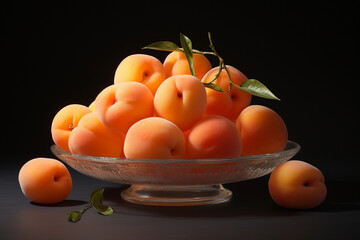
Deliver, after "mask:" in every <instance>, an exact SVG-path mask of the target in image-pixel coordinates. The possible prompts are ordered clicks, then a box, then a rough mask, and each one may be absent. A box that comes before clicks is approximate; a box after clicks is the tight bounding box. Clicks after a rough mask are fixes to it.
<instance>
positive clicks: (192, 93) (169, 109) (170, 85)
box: [154, 75, 206, 131]
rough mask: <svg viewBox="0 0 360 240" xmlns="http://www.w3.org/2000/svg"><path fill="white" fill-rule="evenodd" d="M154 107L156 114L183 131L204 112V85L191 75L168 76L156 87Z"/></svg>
mask: <svg viewBox="0 0 360 240" xmlns="http://www.w3.org/2000/svg"><path fill="white" fill-rule="evenodd" d="M154 107H155V114H156V115H157V116H160V117H163V118H165V119H167V120H170V121H171V122H173V123H175V124H176V125H177V126H178V127H179V128H180V129H181V130H183V131H185V130H187V129H190V128H191V126H192V125H194V124H195V122H197V121H198V120H199V119H200V118H201V117H202V115H203V114H204V113H205V109H206V91H205V87H204V85H203V84H202V83H201V81H200V80H199V79H198V78H196V77H194V76H192V75H175V76H172V77H169V78H167V79H166V80H165V81H164V82H163V83H162V84H161V85H160V87H159V88H158V90H157V92H156V94H155V97H154Z"/></svg>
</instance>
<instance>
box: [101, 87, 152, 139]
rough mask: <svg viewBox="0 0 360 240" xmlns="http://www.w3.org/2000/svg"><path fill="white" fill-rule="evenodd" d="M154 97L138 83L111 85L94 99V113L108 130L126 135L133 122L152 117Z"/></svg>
mask: <svg viewBox="0 0 360 240" xmlns="http://www.w3.org/2000/svg"><path fill="white" fill-rule="evenodd" d="M153 101H154V97H153V95H152V93H151V91H150V89H149V88H147V87H146V86H145V85H144V84H142V83H138V82H122V83H118V84H115V85H111V86H109V87H107V88H105V89H104V90H103V91H101V92H100V93H99V95H98V96H97V97H96V99H95V109H96V110H95V111H96V114H97V115H98V117H99V119H100V121H101V122H102V123H103V124H104V125H105V126H107V127H108V128H110V129H112V130H114V131H117V132H121V133H124V134H126V132H127V130H128V129H129V128H130V127H131V125H133V124H134V123H135V122H137V121H139V120H141V119H143V118H147V117H151V116H153V113H154V105H153Z"/></svg>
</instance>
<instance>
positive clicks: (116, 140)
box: [69, 112, 124, 157]
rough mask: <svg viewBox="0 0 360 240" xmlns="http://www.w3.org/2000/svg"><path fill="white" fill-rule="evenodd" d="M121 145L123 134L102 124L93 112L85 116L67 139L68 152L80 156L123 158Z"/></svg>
mask: <svg viewBox="0 0 360 240" xmlns="http://www.w3.org/2000/svg"><path fill="white" fill-rule="evenodd" d="M123 144H124V136H123V134H121V133H117V132H115V131H112V130H111V129H110V128H108V127H106V126H105V125H104V124H102V122H101V121H100V120H99V118H98V116H97V115H96V113H95V112H91V113H89V114H86V115H85V116H84V117H83V118H82V119H81V120H80V121H79V124H78V126H77V127H76V128H75V129H74V130H73V131H72V132H71V134H70V137H69V148H70V151H71V152H72V153H74V154H80V155H89V156H102V157H123V156H124V155H123V150H122V149H123Z"/></svg>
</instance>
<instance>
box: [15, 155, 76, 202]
mask: <svg viewBox="0 0 360 240" xmlns="http://www.w3.org/2000/svg"><path fill="white" fill-rule="evenodd" d="M18 179H19V184H20V187H21V191H22V192H23V193H24V195H25V196H26V197H27V198H28V199H30V200H31V201H33V202H35V203H40V204H55V203H59V202H62V201H64V200H65V199H66V198H67V197H68V196H69V195H70V193H71V190H72V179H71V175H70V173H69V171H68V170H67V168H66V167H65V165H64V164H63V163H61V162H60V161H58V160H56V159H51V158H34V159H32V160H30V161H28V162H26V163H25V164H24V165H23V166H22V167H21V169H20V172H19V176H18Z"/></svg>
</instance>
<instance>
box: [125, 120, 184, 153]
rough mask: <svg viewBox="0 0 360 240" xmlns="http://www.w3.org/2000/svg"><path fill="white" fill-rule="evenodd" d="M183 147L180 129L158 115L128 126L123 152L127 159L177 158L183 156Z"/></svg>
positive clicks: (182, 136)
mask: <svg viewBox="0 0 360 240" xmlns="http://www.w3.org/2000/svg"><path fill="white" fill-rule="evenodd" d="M185 149H186V146H185V139H184V135H183V133H182V131H181V130H180V129H179V128H178V127H177V126H176V125H175V124H174V123H172V122H170V121H168V120H166V119H164V118H159V117H149V118H145V119H142V120H140V121H138V122H136V123H135V124H134V125H132V126H131V127H130V128H129V131H128V132H127V134H126V137H125V143H124V153H125V156H126V158H129V159H171V158H177V159H179V158H183V157H184V155H185Z"/></svg>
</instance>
